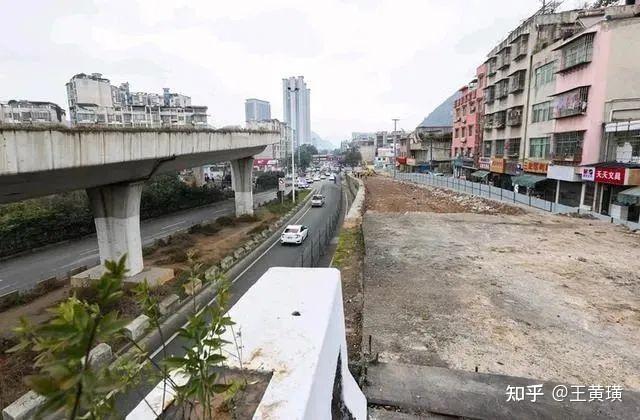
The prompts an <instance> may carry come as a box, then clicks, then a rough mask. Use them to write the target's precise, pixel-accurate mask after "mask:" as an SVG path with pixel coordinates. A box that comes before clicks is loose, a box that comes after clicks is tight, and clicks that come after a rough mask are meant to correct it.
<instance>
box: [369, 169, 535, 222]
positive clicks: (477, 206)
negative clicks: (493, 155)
mask: <svg viewBox="0 0 640 420" xmlns="http://www.w3.org/2000/svg"><path fill="white" fill-rule="evenodd" d="M365 188H366V196H365V197H366V198H365V207H366V208H367V209H368V210H374V211H382V212H399V213H405V212H412V211H418V212H433V213H481V214H523V213H524V212H525V211H524V210H523V209H521V208H520V207H514V206H510V205H507V204H502V203H496V202H494V201H491V200H486V199H484V198H479V197H473V196H471V195H467V194H459V193H455V192H452V191H449V190H446V189H443V188H437V187H431V186H425V185H416V184H411V183H408V182H406V183H405V182H398V181H394V180H392V179H391V178H386V177H381V176H375V177H368V178H366V182H365Z"/></svg>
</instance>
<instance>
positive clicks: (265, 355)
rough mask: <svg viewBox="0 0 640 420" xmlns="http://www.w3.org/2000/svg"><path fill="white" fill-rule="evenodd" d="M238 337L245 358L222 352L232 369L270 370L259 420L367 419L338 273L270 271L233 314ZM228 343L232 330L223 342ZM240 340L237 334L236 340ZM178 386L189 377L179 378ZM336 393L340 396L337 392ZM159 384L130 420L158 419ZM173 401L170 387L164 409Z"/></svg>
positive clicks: (227, 350)
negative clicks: (340, 415)
mask: <svg viewBox="0 0 640 420" xmlns="http://www.w3.org/2000/svg"><path fill="white" fill-rule="evenodd" d="M229 315H230V316H231V318H232V319H233V321H234V322H235V323H236V325H235V326H234V328H233V331H234V332H235V333H238V332H241V340H240V341H239V344H240V345H241V346H242V355H243V360H240V359H239V357H238V352H237V349H236V348H235V345H234V344H229V345H227V346H226V347H225V348H224V352H225V353H226V355H227V357H228V365H229V366H230V367H234V368H239V367H240V365H241V364H240V362H242V368H244V369H248V370H257V371H266V372H272V373H273V375H272V377H271V380H270V382H269V384H268V386H267V389H266V391H265V393H264V395H263V397H262V400H261V402H260V404H259V406H258V408H257V410H256V412H255V414H254V416H253V418H254V419H267V418H268V419H322V420H324V419H330V418H332V410H333V412H335V410H337V409H338V410H340V409H341V410H343V412H344V410H348V412H349V413H350V414H351V415H352V416H353V418H355V419H366V418H367V402H366V399H365V396H364V394H363V393H362V391H361V390H360V389H359V388H358V385H357V384H356V381H355V380H354V379H353V377H352V376H351V373H350V372H349V370H348V361H349V360H348V355H347V344H346V338H345V326H344V315H343V307H342V288H341V281H340V272H339V271H338V270H336V269H333V268H271V269H269V271H267V272H266V273H265V274H264V275H263V276H262V277H261V278H260V279H259V280H258V281H257V282H256V284H254V285H253V286H252V287H251V289H249V291H248V292H247V293H245V294H244V295H243V296H242V297H241V298H240V300H239V301H238V302H237V303H236V304H235V306H234V307H233V308H231V310H230V311H229ZM223 338H224V339H226V340H228V341H229V342H231V343H234V342H235V341H237V340H234V337H233V336H232V332H231V330H229V331H228V332H227V335H226V336H225V337H223ZM236 339H238V337H236ZM174 378H175V380H176V382H178V383H183V381H184V378H181V377H180V376H179V375H174ZM335 390H339V391H337V392H336V391H335ZM162 393H163V388H162V383H160V384H158V385H157V386H156V387H155V388H154V389H153V390H152V391H151V392H150V393H149V394H148V395H147V396H146V401H141V402H140V403H139V404H138V406H137V407H136V408H135V409H134V410H133V411H132V412H131V413H129V415H128V416H127V419H136V420H138V419H139V420H144V419H155V418H156V415H155V414H154V412H153V410H152V407H153V409H156V410H157V409H158V408H160V406H161V404H162V401H163V398H162ZM173 398H174V393H173V391H172V390H171V389H169V390H167V393H166V395H165V399H164V401H165V406H167V405H169V404H170V403H171V401H172V400H173Z"/></svg>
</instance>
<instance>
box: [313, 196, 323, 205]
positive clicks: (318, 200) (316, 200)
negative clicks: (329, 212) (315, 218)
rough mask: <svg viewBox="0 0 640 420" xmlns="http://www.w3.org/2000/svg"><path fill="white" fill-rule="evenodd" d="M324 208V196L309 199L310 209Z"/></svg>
mask: <svg viewBox="0 0 640 420" xmlns="http://www.w3.org/2000/svg"><path fill="white" fill-rule="evenodd" d="M322 206H324V195H322V194H316V195H314V196H313V197H311V207H322Z"/></svg>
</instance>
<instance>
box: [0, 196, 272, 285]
mask: <svg viewBox="0 0 640 420" xmlns="http://www.w3.org/2000/svg"><path fill="white" fill-rule="evenodd" d="M275 197H276V193H275V190H274V191H267V192H262V193H256V194H254V196H253V200H254V205H259V204H262V203H264V202H266V201H270V200H273V199H274V198H275ZM234 211H235V204H234V202H233V200H225V201H222V202H218V203H214V204H211V205H209V206H203V207H198V208H195V209H190V210H184V211H180V212H177V213H172V214H169V215H166V216H161V217H158V218H155V219H150V220H146V221H143V222H142V223H141V226H140V229H141V234H142V241H143V245H148V244H151V243H152V242H153V241H155V240H157V239H160V238H163V237H166V236H169V235H171V234H172V233H175V232H178V231H180V230H183V229H187V228H189V227H191V226H193V225H196V224H198V223H202V222H204V221H207V220H213V219H216V218H218V217H220V216H225V215H231V214H233V213H234ZM99 262H100V258H99V255H98V241H97V239H96V236H95V235H92V236H88V237H86V238H83V239H79V240H76V241H70V242H63V243H60V244H55V245H52V246H49V247H46V248H43V249H41V250H37V251H35V252H33V253H29V254H24V255H21V256H18V257H15V258H10V259H7V260H3V261H0V296H2V295H4V294H6V293H9V292H12V291H14V290H25V289H29V288H31V287H33V286H34V285H35V284H36V283H37V282H39V281H41V280H44V279H48V278H51V277H53V276H57V277H58V278H63V277H64V276H66V275H67V273H68V272H69V271H71V270H73V269H75V268H78V267H82V266H87V267H93V266H94V265H97V264H99Z"/></svg>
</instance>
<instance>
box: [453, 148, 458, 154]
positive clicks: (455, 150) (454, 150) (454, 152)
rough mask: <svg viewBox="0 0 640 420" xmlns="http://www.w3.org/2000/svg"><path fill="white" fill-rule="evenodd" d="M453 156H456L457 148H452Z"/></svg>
mask: <svg viewBox="0 0 640 420" xmlns="http://www.w3.org/2000/svg"><path fill="white" fill-rule="evenodd" d="M453 156H458V148H457V147H456V148H454V149H453Z"/></svg>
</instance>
